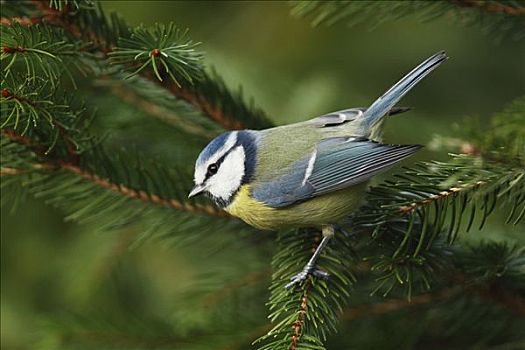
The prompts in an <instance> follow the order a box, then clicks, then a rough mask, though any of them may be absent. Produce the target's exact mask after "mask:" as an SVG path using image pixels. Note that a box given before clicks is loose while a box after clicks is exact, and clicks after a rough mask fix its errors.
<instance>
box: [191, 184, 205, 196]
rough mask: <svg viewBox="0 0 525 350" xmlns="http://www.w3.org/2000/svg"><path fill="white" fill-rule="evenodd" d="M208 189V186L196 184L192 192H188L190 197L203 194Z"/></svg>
mask: <svg viewBox="0 0 525 350" xmlns="http://www.w3.org/2000/svg"><path fill="white" fill-rule="evenodd" d="M205 190H206V187H205V186H203V185H195V186H194V187H193V189H192V190H191V192H190V194H188V198H191V197H195V196H196V195H198V194H201V193H202V192H204V191H205Z"/></svg>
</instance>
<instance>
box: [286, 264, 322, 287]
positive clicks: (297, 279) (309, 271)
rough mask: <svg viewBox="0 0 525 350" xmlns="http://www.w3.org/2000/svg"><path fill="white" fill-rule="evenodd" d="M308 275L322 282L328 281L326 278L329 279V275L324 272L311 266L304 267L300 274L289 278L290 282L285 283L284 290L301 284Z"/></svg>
mask: <svg viewBox="0 0 525 350" xmlns="http://www.w3.org/2000/svg"><path fill="white" fill-rule="evenodd" d="M308 275H312V276H315V277H317V278H321V279H324V280H328V278H329V277H330V274H329V273H328V272H326V271H323V270H320V269H316V268H314V267H313V266H305V267H304V269H303V270H302V271H301V272H299V273H298V274H297V275H295V276H293V277H291V278H290V282H289V283H287V284H286V285H285V286H284V288H286V289H288V288H291V287H293V286H295V285H296V284H299V283H301V282H303V281H304V280H306V279H307V278H308Z"/></svg>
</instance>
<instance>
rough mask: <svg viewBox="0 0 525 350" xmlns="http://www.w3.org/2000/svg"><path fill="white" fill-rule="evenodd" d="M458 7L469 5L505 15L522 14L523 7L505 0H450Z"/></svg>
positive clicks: (524, 10)
mask: <svg viewBox="0 0 525 350" xmlns="http://www.w3.org/2000/svg"><path fill="white" fill-rule="evenodd" d="M452 2H453V3H454V4H456V5H457V6H459V7H470V8H475V9H478V10H480V11H485V12H490V13H503V14H506V15H516V16H518V15H524V14H525V7H523V6H522V7H520V6H511V5H510V4H507V3H505V2H501V1H500V2H494V1H485V0H452Z"/></svg>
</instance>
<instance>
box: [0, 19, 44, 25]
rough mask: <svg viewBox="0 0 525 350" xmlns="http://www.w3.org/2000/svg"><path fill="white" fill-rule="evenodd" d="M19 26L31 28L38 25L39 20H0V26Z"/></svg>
mask: <svg viewBox="0 0 525 350" xmlns="http://www.w3.org/2000/svg"><path fill="white" fill-rule="evenodd" d="M15 23H17V24H20V25H23V26H31V25H33V24H37V23H40V18H29V17H11V18H7V17H2V18H0V25H3V26H12V25H13V24H15Z"/></svg>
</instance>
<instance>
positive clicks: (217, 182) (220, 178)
mask: <svg viewBox="0 0 525 350" xmlns="http://www.w3.org/2000/svg"><path fill="white" fill-rule="evenodd" d="M244 160H245V154H244V148H243V147H242V146H237V147H236V148H235V149H233V150H232V151H231V152H230V153H229V154H228V155H227V156H226V158H224V160H223V162H222V163H221V166H220V167H219V171H218V172H217V174H215V175H214V176H212V177H211V178H210V179H209V180H208V185H209V187H208V192H210V193H211V194H212V195H213V196H214V197H218V198H221V199H223V200H225V201H227V200H229V199H230V197H231V196H232V195H233V194H234V193H235V192H236V191H237V189H239V187H240V186H241V182H242V178H243V177H244V172H245V169H244Z"/></svg>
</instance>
